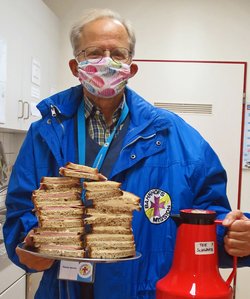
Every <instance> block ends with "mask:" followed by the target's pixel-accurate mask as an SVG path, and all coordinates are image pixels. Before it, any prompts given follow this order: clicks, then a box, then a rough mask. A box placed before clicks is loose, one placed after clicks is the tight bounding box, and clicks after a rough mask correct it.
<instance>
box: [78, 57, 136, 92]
mask: <svg viewBox="0 0 250 299" xmlns="http://www.w3.org/2000/svg"><path fill="white" fill-rule="evenodd" d="M130 77H131V73H130V66H129V65H127V64H124V63H117V62H115V61H113V60H112V59H111V58H110V57H103V59H102V60H101V61H100V62H98V63H91V60H86V61H81V62H79V64H78V78H79V80H80V82H81V83H82V85H83V86H84V87H85V88H86V89H87V90H88V92H90V93H91V94H93V95H94V96H97V97H102V98H112V97H114V96H116V95H117V94H119V93H120V92H121V91H122V89H123V88H124V87H125V86H126V84H127V80H128V79H129V78H130Z"/></svg>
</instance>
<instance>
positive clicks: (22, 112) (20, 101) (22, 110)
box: [17, 100, 24, 119]
mask: <svg viewBox="0 0 250 299" xmlns="http://www.w3.org/2000/svg"><path fill="white" fill-rule="evenodd" d="M19 103H21V107H22V108H21V115H20V116H18V117H17V118H18V119H20V118H23V114H24V105H23V101H22V100H19V101H18V107H19ZM18 110H19V109H18Z"/></svg>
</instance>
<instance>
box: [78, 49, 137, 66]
mask: <svg viewBox="0 0 250 299" xmlns="http://www.w3.org/2000/svg"><path fill="white" fill-rule="evenodd" d="M107 51H108V52H109V55H110V57H111V58H112V59H113V61H115V62H118V63H129V62H130V61H131V57H132V52H130V51H129V50H128V49H126V48H114V49H110V50H109V49H107V50H104V49H102V48H98V47H88V48H86V49H85V50H82V51H81V52H79V53H78V54H77V55H76V59H77V60H78V62H81V61H83V60H91V62H93V63H98V62H100V61H101V60H102V59H103V57H104V56H105V52H107Z"/></svg>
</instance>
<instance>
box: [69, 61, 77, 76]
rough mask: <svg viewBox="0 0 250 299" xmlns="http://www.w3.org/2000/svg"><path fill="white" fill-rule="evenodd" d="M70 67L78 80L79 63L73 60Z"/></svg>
mask: <svg viewBox="0 0 250 299" xmlns="http://www.w3.org/2000/svg"><path fill="white" fill-rule="evenodd" d="M69 67H70V69H71V72H72V74H73V75H74V76H75V77H77V78H78V63H77V61H76V60H75V59H71V60H70V61H69Z"/></svg>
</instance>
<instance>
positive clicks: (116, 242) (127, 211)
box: [83, 181, 140, 259]
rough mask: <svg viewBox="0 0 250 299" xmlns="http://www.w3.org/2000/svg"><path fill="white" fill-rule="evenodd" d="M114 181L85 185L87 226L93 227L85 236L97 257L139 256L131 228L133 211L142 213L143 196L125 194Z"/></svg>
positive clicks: (86, 241)
mask: <svg viewBox="0 0 250 299" xmlns="http://www.w3.org/2000/svg"><path fill="white" fill-rule="evenodd" d="M120 185H121V184H120V183H117V182H113V181H102V182H84V184H83V186H84V189H85V190H86V194H85V198H86V210H85V214H86V216H85V217H86V218H85V219H84V221H85V223H86V224H88V225H90V226H91V228H92V231H91V233H89V234H85V236H84V241H85V246H86V248H88V250H89V256H90V257H93V258H106V259H109V258H111V259H116V258H123V257H127V256H134V255H135V244H134V236H133V232H132V228H131V222H132V212H133V211H134V210H139V209H140V205H139V201H140V199H139V197H137V196H135V195H133V194H132V193H129V192H124V191H121V189H120Z"/></svg>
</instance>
